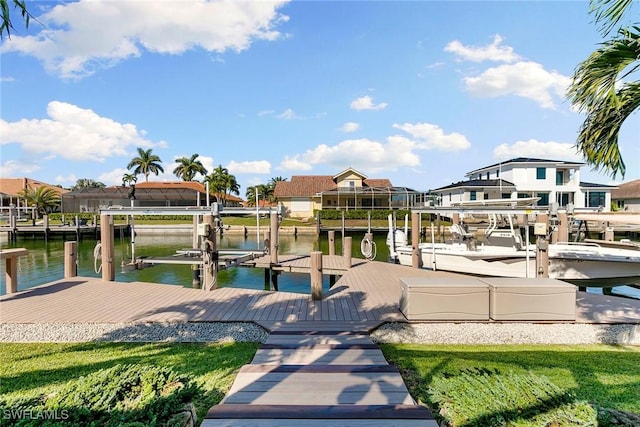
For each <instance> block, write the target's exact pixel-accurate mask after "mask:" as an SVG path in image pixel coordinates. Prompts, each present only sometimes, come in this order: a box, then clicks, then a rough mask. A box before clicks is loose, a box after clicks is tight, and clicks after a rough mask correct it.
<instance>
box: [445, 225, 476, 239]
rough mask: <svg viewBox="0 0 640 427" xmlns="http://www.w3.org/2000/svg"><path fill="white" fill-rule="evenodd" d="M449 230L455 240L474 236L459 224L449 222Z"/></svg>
mask: <svg viewBox="0 0 640 427" xmlns="http://www.w3.org/2000/svg"><path fill="white" fill-rule="evenodd" d="M449 231H450V232H451V235H452V236H453V238H454V239H456V240H469V239H472V238H473V237H475V236H474V234H473V233H469V232H468V231H467V230H465V229H464V228H463V227H462V226H461V225H460V224H451V226H450V227H449Z"/></svg>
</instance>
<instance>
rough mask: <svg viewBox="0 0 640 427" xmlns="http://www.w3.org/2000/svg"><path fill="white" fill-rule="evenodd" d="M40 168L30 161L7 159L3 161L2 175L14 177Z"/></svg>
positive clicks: (0, 171) (0, 170)
mask: <svg viewBox="0 0 640 427" xmlns="http://www.w3.org/2000/svg"><path fill="white" fill-rule="evenodd" d="M0 133H1V132H0ZM38 169H40V166H38V165H37V164H35V163H32V162H29V161H18V160H7V161H6V162H4V163H2V168H0V177H2V178H14V177H16V176H26V175H28V174H30V173H32V172H35V171H37V170H38Z"/></svg>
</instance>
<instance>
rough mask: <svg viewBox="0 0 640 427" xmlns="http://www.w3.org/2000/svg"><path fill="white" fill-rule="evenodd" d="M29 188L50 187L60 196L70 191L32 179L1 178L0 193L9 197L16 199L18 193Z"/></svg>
mask: <svg viewBox="0 0 640 427" xmlns="http://www.w3.org/2000/svg"><path fill="white" fill-rule="evenodd" d="M28 186H30V187H31V188H38V187H42V186H45V187H50V188H53V189H54V190H55V191H57V192H58V193H60V194H64V193H66V192H68V191H69V190H65V189H64V188H60V187H57V186H55V185H51V184H47V183H46V182H41V181H37V180H35V179H31V178H26V177H25V178H0V193H4V194H6V195H7V196H12V197H16V196H17V195H18V193H20V192H21V191H22V190H24V189H26V188H27V187H28Z"/></svg>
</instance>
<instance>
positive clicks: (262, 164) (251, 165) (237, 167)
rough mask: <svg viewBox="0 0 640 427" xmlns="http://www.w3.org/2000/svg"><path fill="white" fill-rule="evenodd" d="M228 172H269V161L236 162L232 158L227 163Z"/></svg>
mask: <svg viewBox="0 0 640 427" xmlns="http://www.w3.org/2000/svg"><path fill="white" fill-rule="evenodd" d="M227 169H229V173H231V174H236V173H265V174H267V173H271V163H269V162H268V161H267V160H256V161H247V162H236V161H235V160H232V161H230V162H229V164H228V165H227Z"/></svg>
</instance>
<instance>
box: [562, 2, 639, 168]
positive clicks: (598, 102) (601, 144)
mask: <svg viewBox="0 0 640 427" xmlns="http://www.w3.org/2000/svg"><path fill="white" fill-rule="evenodd" d="M631 3H632V0H591V12H592V13H594V14H595V21H596V23H598V24H600V25H601V30H602V32H603V35H605V36H607V35H608V34H609V33H610V32H611V31H612V30H613V29H614V28H615V27H616V26H617V25H618V23H619V22H620V19H621V18H622V17H623V15H624V13H625V12H626V11H627V10H628V7H629V6H630V5H631ZM639 59H640V26H639V25H638V24H635V25H633V26H630V27H623V28H619V29H618V31H617V35H616V36H615V37H613V38H612V39H610V40H608V41H605V42H604V43H602V45H601V47H600V48H599V49H598V50H596V51H595V52H593V53H592V54H591V55H590V56H589V57H588V58H587V59H586V60H584V61H583V62H582V63H580V64H579V65H578V67H577V68H576V70H575V72H574V75H573V82H572V84H571V86H570V87H569V91H568V97H569V100H570V101H571V103H572V105H573V106H574V107H575V108H577V109H578V110H579V111H581V112H585V113H586V115H587V117H586V118H585V120H584V122H583V124H582V126H581V128H580V133H579V135H578V140H577V142H576V146H577V148H578V150H580V151H581V152H582V154H583V155H584V157H585V159H586V161H587V163H589V164H590V165H593V166H594V167H595V168H596V169H604V170H605V171H606V172H607V173H609V174H611V176H612V177H613V178H615V177H616V175H617V174H618V173H620V174H621V175H622V177H624V174H625V171H626V167H625V164H624V161H623V160H622V155H621V153H620V147H619V146H618V136H619V133H620V128H621V127H622V124H623V123H624V122H625V120H626V119H627V118H628V117H629V116H631V114H632V113H633V112H634V111H635V110H637V109H638V107H640V81H631V80H630V79H629V76H630V75H631V74H632V73H633V72H634V71H637V70H638V68H639V67H640V61H639Z"/></svg>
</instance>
